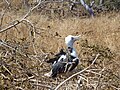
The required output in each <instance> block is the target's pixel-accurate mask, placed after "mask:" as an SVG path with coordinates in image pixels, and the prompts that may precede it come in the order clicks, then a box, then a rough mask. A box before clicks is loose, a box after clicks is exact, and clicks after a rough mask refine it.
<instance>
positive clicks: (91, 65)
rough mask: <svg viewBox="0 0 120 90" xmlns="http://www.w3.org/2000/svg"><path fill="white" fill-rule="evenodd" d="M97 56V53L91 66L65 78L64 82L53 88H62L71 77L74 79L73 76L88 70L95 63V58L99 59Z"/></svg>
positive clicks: (56, 89)
mask: <svg viewBox="0 0 120 90" xmlns="http://www.w3.org/2000/svg"><path fill="white" fill-rule="evenodd" d="M99 55H100V54H99V53H98V54H97V55H96V57H95V59H94V60H93V62H92V64H91V65H90V66H88V67H86V68H85V69H83V70H81V71H80V72H77V73H75V74H73V75H72V76H70V77H69V78H67V79H66V80H64V81H63V82H61V83H60V84H59V85H58V86H57V87H56V88H55V90H58V89H59V88H60V86H62V85H63V84H64V83H65V82H66V81H68V80H70V79H71V78H73V77H75V76H77V75H79V74H81V73H83V72H84V71H86V70H87V69H89V68H90V67H91V66H92V65H93V64H94V63H95V61H96V60H97V58H98V57H99Z"/></svg>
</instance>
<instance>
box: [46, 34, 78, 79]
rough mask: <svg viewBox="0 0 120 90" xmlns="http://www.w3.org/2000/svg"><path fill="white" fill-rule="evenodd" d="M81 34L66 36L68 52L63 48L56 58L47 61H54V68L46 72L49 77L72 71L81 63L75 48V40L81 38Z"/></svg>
mask: <svg viewBox="0 0 120 90" xmlns="http://www.w3.org/2000/svg"><path fill="white" fill-rule="evenodd" d="M79 38H80V36H73V35H68V36H67V37H66V38H65V44H66V46H67V50H66V52H65V51H64V50H63V49H61V50H60V52H59V53H58V54H56V55H55V57H54V58H52V59H50V60H49V61H47V62H48V63H52V69H51V71H50V73H47V74H45V76H48V77H56V76H57V74H59V73H63V72H68V71H72V70H73V69H74V68H75V67H76V66H77V65H78V63H79V58H78V55H77V52H76V50H75V48H74V42H75V41H77V40H79Z"/></svg>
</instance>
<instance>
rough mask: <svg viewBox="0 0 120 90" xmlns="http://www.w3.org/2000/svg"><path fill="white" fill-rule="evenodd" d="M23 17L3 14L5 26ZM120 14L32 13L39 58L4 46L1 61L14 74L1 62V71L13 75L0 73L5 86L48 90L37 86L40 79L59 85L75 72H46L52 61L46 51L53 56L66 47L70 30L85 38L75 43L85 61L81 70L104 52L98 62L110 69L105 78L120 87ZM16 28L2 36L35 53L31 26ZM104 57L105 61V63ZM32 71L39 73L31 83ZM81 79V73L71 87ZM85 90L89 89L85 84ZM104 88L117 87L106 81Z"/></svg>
mask: <svg viewBox="0 0 120 90" xmlns="http://www.w3.org/2000/svg"><path fill="white" fill-rule="evenodd" d="M20 17H21V15H17V14H16V15H13V14H12V13H6V15H5V17H4V18H3V25H2V26H3V27H4V26H6V25H7V24H8V23H9V22H11V21H13V20H15V19H16V18H20ZM119 18H120V15H119V14H116V13H112V14H108V15H104V16H103V15H102V16H100V17H95V18H92V19H91V18H84V19H80V18H67V19H61V20H59V19H49V18H48V17H45V16H41V15H37V14H32V15H31V16H29V17H28V19H29V20H30V21H31V22H32V23H33V24H34V25H35V27H36V38H35V50H36V51H37V56H38V57H39V58H38V59H39V60H38V59H36V58H33V59H32V60H30V59H29V58H27V57H23V56H21V55H19V54H16V55H14V52H12V50H10V49H8V48H5V47H4V46H0V62H1V63H0V64H1V65H5V66H6V67H7V68H8V69H9V70H10V72H11V73H12V74H13V75H10V74H9V72H7V71H6V70H5V69H4V67H2V66H1V68H0V73H1V74H2V73H3V74H4V75H5V77H8V78H9V79H5V77H3V75H0V80H1V83H0V85H1V89H3V90H4V89H5V88H6V89H11V90H12V89H17V88H23V89H25V90H29V89H32V90H36V89H39V90H46V88H44V87H41V86H38V87H37V86H34V84H36V83H37V81H39V83H42V84H45V85H50V86H54V87H55V86H56V85H58V84H59V83H60V82H61V81H63V80H64V79H66V78H67V77H69V76H70V75H71V74H72V73H70V74H68V75H63V76H58V78H57V79H58V80H53V79H51V78H46V77H44V76H43V75H44V73H46V72H48V71H49V70H50V65H49V64H47V63H46V62H45V56H44V54H46V53H48V54H49V55H50V56H52V55H51V54H54V53H56V52H58V50H59V49H60V48H65V44H64V38H65V37H66V36H67V35H69V34H72V35H79V34H80V35H82V37H81V40H80V41H78V42H77V43H76V44H75V47H76V49H77V52H78V54H79V58H81V63H82V66H80V65H79V66H78V70H80V68H81V67H82V68H84V67H87V66H88V65H89V61H90V60H91V59H92V58H93V56H94V54H96V53H98V52H100V53H101V54H102V56H101V57H100V58H99V59H98V61H97V65H98V68H103V67H106V71H104V72H103V74H104V75H105V76H106V77H108V78H104V80H107V81H109V84H112V85H114V86H116V87H120V85H119V83H120V80H119V79H118V78H117V79H116V76H118V77H119V78H120V69H119V68H120V65H119V64H120V61H119V59H120V19H119ZM16 28H17V29H16ZM16 28H12V29H9V30H8V31H6V32H3V33H0V39H1V40H5V41H6V42H8V43H9V44H10V45H11V46H13V47H15V46H17V47H18V50H19V51H20V52H23V53H24V54H28V55H34V54H35V53H34V48H33V46H32V37H31V34H30V30H31V27H30V26H29V25H26V24H19V25H18V26H17V27H16ZM6 53H7V55H6ZM5 55H6V57H4V56H5ZM48 58H49V56H48ZM100 61H102V63H101V62H100ZM103 63H104V66H103ZM101 64H102V65H101ZM108 71H110V72H108ZM106 72H107V73H106ZM111 72H112V74H111ZM28 73H30V74H32V75H33V76H35V77H34V79H35V80H37V81H36V83H34V84H33V83H32V84H31V83H30V81H29V80H27V79H28V77H29V74H28ZM73 73H74V72H73ZM27 75H28V76H27ZM115 75H116V76H115ZM24 78H27V79H26V80H23V81H22V80H21V79H24ZM14 79H20V81H15V80H14ZM77 79H78V77H76V78H73V79H72V80H71V81H69V90H75V88H76V82H77ZM110 80H111V81H110ZM117 80H118V81H117ZM107 81H106V82H107ZM66 85H67V83H66V84H65V85H64V86H63V87H62V90H64V89H65V88H66ZM107 86H108V87H107ZM89 89H90V88H89ZM83 90H85V89H84V88H83ZM101 90H116V89H115V88H113V87H109V85H106V86H103V87H101Z"/></svg>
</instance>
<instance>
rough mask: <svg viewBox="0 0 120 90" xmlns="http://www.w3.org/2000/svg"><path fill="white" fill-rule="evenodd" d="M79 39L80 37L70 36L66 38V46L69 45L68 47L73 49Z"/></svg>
mask: <svg viewBox="0 0 120 90" xmlns="http://www.w3.org/2000/svg"><path fill="white" fill-rule="evenodd" d="M79 39H80V35H79V36H73V35H68V36H67V37H65V44H66V45H67V47H71V48H73V44H74V42H75V41H77V40H79Z"/></svg>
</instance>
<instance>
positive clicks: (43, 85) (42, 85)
mask: <svg viewBox="0 0 120 90" xmlns="http://www.w3.org/2000/svg"><path fill="white" fill-rule="evenodd" d="M33 85H35V86H41V87H46V88H49V89H51V90H53V89H52V87H51V86H49V85H45V84H35V83H33Z"/></svg>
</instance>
